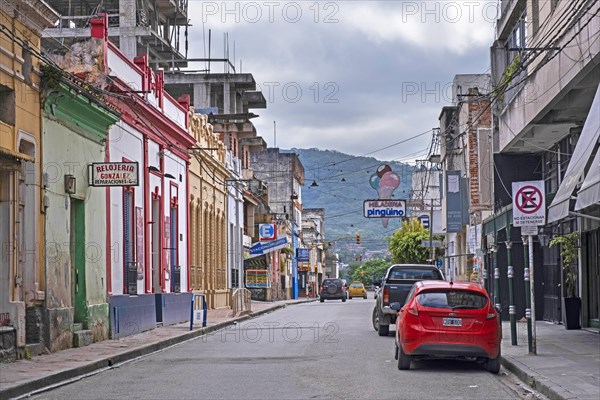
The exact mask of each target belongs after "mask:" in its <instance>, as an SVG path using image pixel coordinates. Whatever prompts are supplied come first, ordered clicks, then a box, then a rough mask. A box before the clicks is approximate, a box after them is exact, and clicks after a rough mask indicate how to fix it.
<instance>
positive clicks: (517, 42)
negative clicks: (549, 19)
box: [505, 13, 527, 66]
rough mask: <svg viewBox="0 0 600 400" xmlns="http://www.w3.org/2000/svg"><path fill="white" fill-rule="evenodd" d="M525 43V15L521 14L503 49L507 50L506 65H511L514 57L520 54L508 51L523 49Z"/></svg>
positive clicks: (517, 51)
mask: <svg viewBox="0 0 600 400" xmlns="http://www.w3.org/2000/svg"><path fill="white" fill-rule="evenodd" d="M526 41H527V18H526V14H525V13H523V14H522V15H521V17H520V18H519V20H518V21H517V22H516V23H515V25H514V27H513V29H512V31H511V33H510V35H509V36H508V39H506V42H505V47H506V49H507V50H508V51H507V52H506V55H507V60H506V65H507V66H508V65H511V64H512V62H513V60H514V59H515V57H516V56H517V55H518V54H519V53H520V52H521V51H520V50H509V49H522V48H525V47H526V46H525V42H526Z"/></svg>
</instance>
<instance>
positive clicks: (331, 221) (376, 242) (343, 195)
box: [281, 148, 415, 251]
mask: <svg viewBox="0 0 600 400" xmlns="http://www.w3.org/2000/svg"><path fill="white" fill-rule="evenodd" d="M281 151H282V152H293V153H296V154H298V157H299V158H300V161H301V162H302V165H303V166H304V177H305V182H304V186H303V188H302V205H303V207H305V208H324V209H325V240H326V241H331V242H334V243H335V248H336V249H337V250H342V249H354V248H355V247H356V246H355V243H356V235H357V234H360V241H361V246H362V247H363V248H364V249H366V250H373V251H376V250H382V249H387V248H388V245H387V241H386V240H385V238H387V237H390V236H391V235H392V234H393V232H394V231H395V230H396V229H398V228H399V227H400V221H401V220H400V219H399V218H390V219H389V223H388V225H387V227H384V226H383V224H382V220H381V219H380V218H365V217H364V216H363V202H364V201H365V200H373V199H378V193H377V191H376V190H375V189H374V188H373V187H372V186H371V184H370V179H371V177H372V176H377V175H376V172H377V168H378V167H380V166H381V165H382V164H387V165H389V167H391V170H392V171H393V172H394V173H395V174H396V175H398V177H399V178H400V184H399V186H398V187H397V188H396V189H395V191H394V192H393V195H392V198H395V199H407V198H408V197H409V194H410V190H411V176H412V173H413V171H414V170H415V167H414V166H412V165H408V164H404V163H399V162H395V161H380V160H377V159H375V158H373V157H357V156H352V155H349V154H344V153H340V152H337V151H334V150H320V149H316V148H312V149H297V148H293V149H290V150H281ZM380 175H381V172H380ZM315 184H316V185H318V186H314V185H315Z"/></svg>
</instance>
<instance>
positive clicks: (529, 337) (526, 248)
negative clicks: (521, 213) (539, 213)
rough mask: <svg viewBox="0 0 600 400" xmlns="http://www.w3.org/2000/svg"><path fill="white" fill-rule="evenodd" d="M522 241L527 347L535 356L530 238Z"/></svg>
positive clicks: (525, 237) (524, 238)
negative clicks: (532, 327) (532, 329)
mask: <svg viewBox="0 0 600 400" xmlns="http://www.w3.org/2000/svg"><path fill="white" fill-rule="evenodd" d="M521 240H522V241H523V258H524V261H525V264H524V265H525V269H524V271H523V275H524V278H525V318H527V347H528V349H529V354H534V352H533V340H532V338H533V336H532V331H531V284H530V280H529V279H530V275H529V245H528V243H527V241H528V236H522V237H521Z"/></svg>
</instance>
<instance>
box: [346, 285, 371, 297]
mask: <svg viewBox="0 0 600 400" xmlns="http://www.w3.org/2000/svg"><path fill="white" fill-rule="evenodd" d="M352 297H362V298H363V299H366V298H367V289H365V285H363V284H362V282H352V283H351V284H350V287H349V288H348V298H349V299H351V298H352Z"/></svg>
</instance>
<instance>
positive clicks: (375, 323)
mask: <svg viewBox="0 0 600 400" xmlns="http://www.w3.org/2000/svg"><path fill="white" fill-rule="evenodd" d="M371 319H372V320H373V329H375V332H377V331H378V330H379V316H378V315H377V307H374V308H373V316H372V317H371Z"/></svg>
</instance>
